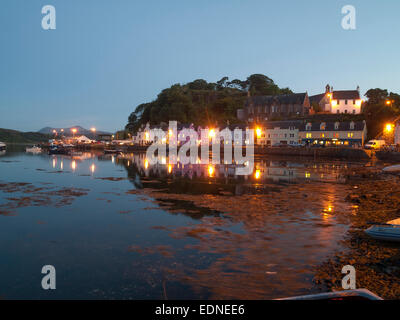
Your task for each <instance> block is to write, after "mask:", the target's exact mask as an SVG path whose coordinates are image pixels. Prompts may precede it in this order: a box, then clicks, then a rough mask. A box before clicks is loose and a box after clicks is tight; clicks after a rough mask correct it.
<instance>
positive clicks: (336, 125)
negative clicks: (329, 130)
mask: <svg viewBox="0 0 400 320" xmlns="http://www.w3.org/2000/svg"><path fill="white" fill-rule="evenodd" d="M338 129H339V122H335V130H338Z"/></svg>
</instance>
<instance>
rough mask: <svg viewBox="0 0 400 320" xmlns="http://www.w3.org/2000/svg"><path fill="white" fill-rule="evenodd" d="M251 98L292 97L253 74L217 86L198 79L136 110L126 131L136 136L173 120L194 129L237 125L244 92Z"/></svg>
mask: <svg viewBox="0 0 400 320" xmlns="http://www.w3.org/2000/svg"><path fill="white" fill-rule="evenodd" d="M248 91H250V93H251V94H252V95H275V94H287V93H292V91H291V90H290V89H289V88H284V89H280V88H279V87H278V86H277V85H276V84H275V83H274V81H273V80H272V79H270V78H268V77H267V76H264V75H262V74H254V75H251V76H249V77H248V78H247V79H246V80H244V81H242V80H239V79H234V80H232V81H229V78H228V77H223V78H222V79H221V80H219V81H217V82H216V83H208V82H207V81H205V80H203V79H197V80H194V81H192V82H189V83H187V84H184V85H180V84H175V85H173V86H171V87H170V88H168V89H164V90H162V91H161V93H159V95H158V96H157V99H156V100H154V101H152V102H150V103H143V104H140V105H138V106H137V107H136V109H135V111H134V112H132V113H131V115H130V116H129V118H128V124H127V125H126V129H127V130H129V131H131V132H135V131H137V129H138V128H139V127H140V125H142V124H145V123H147V122H149V123H150V124H159V123H161V122H166V123H168V121H169V120H176V121H179V122H182V123H194V124H195V125H203V126H206V125H215V124H221V125H223V124H226V123H228V122H229V123H230V124H232V123H238V122H239V121H238V119H237V117H236V113H237V110H238V109H240V108H242V107H243V104H244V101H245V99H246V97H247V94H248V93H247V92H248Z"/></svg>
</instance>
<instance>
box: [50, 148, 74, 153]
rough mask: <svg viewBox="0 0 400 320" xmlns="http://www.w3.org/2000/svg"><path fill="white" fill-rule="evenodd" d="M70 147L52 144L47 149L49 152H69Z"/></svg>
mask: <svg viewBox="0 0 400 320" xmlns="http://www.w3.org/2000/svg"><path fill="white" fill-rule="evenodd" d="M70 153H71V149H70V148H64V147H62V146H53V147H50V149H49V154H70Z"/></svg>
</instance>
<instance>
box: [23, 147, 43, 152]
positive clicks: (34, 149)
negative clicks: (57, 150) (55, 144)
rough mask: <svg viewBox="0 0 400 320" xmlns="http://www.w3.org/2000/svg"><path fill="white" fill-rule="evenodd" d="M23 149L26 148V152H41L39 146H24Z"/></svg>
mask: <svg viewBox="0 0 400 320" xmlns="http://www.w3.org/2000/svg"><path fill="white" fill-rule="evenodd" d="M25 150H26V152H30V153H40V152H42V148H40V147H39V146H32V147H30V148H26V149H25Z"/></svg>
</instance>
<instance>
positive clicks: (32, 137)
mask: <svg viewBox="0 0 400 320" xmlns="http://www.w3.org/2000/svg"><path fill="white" fill-rule="evenodd" d="M47 140H49V135H47V134H43V133H39V132H21V131H17V130H11V129H2V128H0V141H2V142H7V143H37V142H43V141H47Z"/></svg>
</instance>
